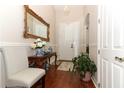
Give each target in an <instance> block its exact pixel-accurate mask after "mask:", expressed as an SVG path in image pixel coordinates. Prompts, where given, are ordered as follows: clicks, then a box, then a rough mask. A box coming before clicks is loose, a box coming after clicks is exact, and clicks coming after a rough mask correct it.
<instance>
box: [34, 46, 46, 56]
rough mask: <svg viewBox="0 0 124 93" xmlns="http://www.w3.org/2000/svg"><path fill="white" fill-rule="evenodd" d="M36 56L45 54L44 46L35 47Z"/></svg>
mask: <svg viewBox="0 0 124 93" xmlns="http://www.w3.org/2000/svg"><path fill="white" fill-rule="evenodd" d="M34 55H35V56H44V50H43V49H42V48H37V49H35V53H34Z"/></svg>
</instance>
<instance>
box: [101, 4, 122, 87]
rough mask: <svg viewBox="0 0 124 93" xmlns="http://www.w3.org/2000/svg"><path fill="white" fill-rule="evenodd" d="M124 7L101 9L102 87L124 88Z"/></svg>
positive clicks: (105, 7) (103, 7)
mask: <svg viewBox="0 0 124 93" xmlns="http://www.w3.org/2000/svg"><path fill="white" fill-rule="evenodd" d="M123 8H124V6H102V7H101V23H100V24H101V29H100V33H101V34H100V38H101V39H100V41H101V45H100V46H101V47H100V48H101V49H100V51H101V54H100V63H101V75H100V77H101V80H100V82H101V87H103V88H108V87H110V88H112V87H113V88H120V87H124V63H123V57H124V12H122V11H120V9H123Z"/></svg>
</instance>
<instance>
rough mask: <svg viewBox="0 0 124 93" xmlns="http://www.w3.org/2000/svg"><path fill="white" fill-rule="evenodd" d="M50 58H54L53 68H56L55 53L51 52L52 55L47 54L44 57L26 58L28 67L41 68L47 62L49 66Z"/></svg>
mask: <svg viewBox="0 0 124 93" xmlns="http://www.w3.org/2000/svg"><path fill="white" fill-rule="evenodd" d="M52 56H55V61H54V62H55V66H56V61H57V54H56V52H52V53H49V54H47V55H44V56H29V57H28V61H29V66H31V65H32V67H36V68H43V65H44V64H45V63H46V62H49V64H50V58H51V57H52Z"/></svg>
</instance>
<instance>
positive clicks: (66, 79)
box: [45, 66, 95, 88]
mask: <svg viewBox="0 0 124 93" xmlns="http://www.w3.org/2000/svg"><path fill="white" fill-rule="evenodd" d="M45 82H46V83H45V87H46V88H95V86H94V84H93V82H92V81H91V82H89V83H85V82H82V81H81V80H80V77H79V75H78V74H75V73H72V72H67V71H60V70H56V68H55V67H54V66H52V67H51V68H50V70H49V71H48V72H47V75H46V79H45Z"/></svg>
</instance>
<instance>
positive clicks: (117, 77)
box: [112, 64, 124, 88]
mask: <svg viewBox="0 0 124 93" xmlns="http://www.w3.org/2000/svg"><path fill="white" fill-rule="evenodd" d="M112 67H113V75H112V77H113V80H112V81H113V84H112V85H113V86H112V87H113V88H121V87H124V84H123V83H124V82H123V79H124V76H123V74H124V72H123V68H122V67H121V66H118V65H116V64H113V66H112Z"/></svg>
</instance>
